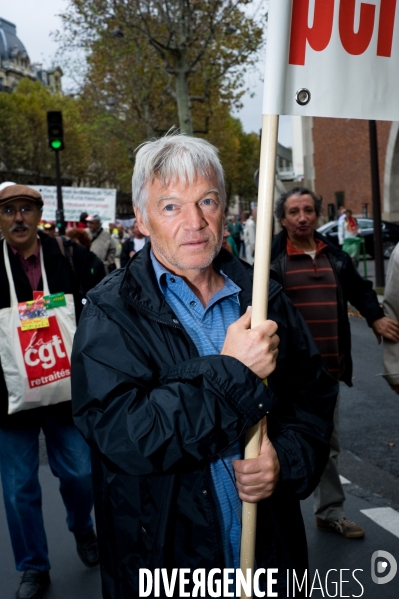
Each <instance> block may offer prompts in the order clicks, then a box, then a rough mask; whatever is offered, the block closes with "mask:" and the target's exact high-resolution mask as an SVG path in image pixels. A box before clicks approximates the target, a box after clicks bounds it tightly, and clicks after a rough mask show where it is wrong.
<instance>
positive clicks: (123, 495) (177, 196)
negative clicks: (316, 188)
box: [0, 135, 399, 599]
mask: <svg viewBox="0 0 399 599" xmlns="http://www.w3.org/2000/svg"><path fill="white" fill-rule="evenodd" d="M133 208H134V212H135V219H134V221H132V222H131V223H129V227H125V226H124V224H123V222H116V223H107V224H106V225H104V224H103V223H102V219H101V217H100V215H98V214H90V215H89V214H87V213H83V214H82V215H81V218H80V220H79V222H78V223H73V225H72V226H69V227H68V228H67V230H66V233H65V235H59V234H58V231H57V228H56V227H55V226H53V225H52V223H43V221H42V209H43V199H42V197H41V195H40V193H38V192H37V191H35V190H33V189H31V188H30V187H28V186H24V185H16V184H7V185H4V186H2V188H0V227H1V231H2V234H3V240H2V241H1V242H0V358H1V367H0V472H1V481H2V489H3V496H4V504H5V511H6V517H7V523H8V528H9V534H10V538H11V544H12V549H13V553H14V559H15V565H16V569H17V570H18V571H19V572H21V574H22V578H21V583H20V586H19V589H18V590H17V593H16V598H17V599H40V598H41V597H42V596H43V595H44V593H45V590H46V588H47V586H48V585H49V584H50V560H49V555H48V549H47V541H46V532H45V529H44V524H43V514H42V508H41V501H40V497H41V489H40V484H39V478H38V469H39V453H38V438H39V434H40V432H41V431H42V432H43V433H44V436H45V442H46V448H47V453H48V459H49V465H50V468H51V470H52V472H53V474H54V475H55V476H56V477H58V478H59V481H60V493H61V496H62V499H63V502H64V505H65V509H66V513H67V526H68V529H69V530H70V532H71V533H72V534H73V535H74V537H75V541H76V549H77V552H78V555H79V557H80V559H81V560H82V561H83V563H84V564H85V565H86V566H88V567H95V566H97V565H98V564H100V568H101V577H102V592H103V597H104V599H131V598H134V597H138V596H139V572H140V569H142V568H145V569H146V570H147V571H148V570H150V571H155V570H157V569H160V568H166V569H167V570H168V571H172V570H173V569H174V568H188V569H192V570H194V569H197V568H204V569H205V570H207V571H210V570H211V569H213V568H220V569H223V568H239V565H240V537H241V506H242V501H246V502H248V503H256V504H257V505H258V510H257V513H258V517H257V524H256V533H257V540H256V551H255V563H256V567H257V568H258V569H259V568H260V569H262V568H264V569H265V572H266V571H267V570H268V569H270V568H275V569H276V570H277V571H278V572H279V574H277V578H276V588H275V589H274V590H275V591H277V592H278V594H279V596H282V597H283V596H287V592H288V590H287V588H286V585H287V581H286V577H285V574H284V575H282V574H281V573H283V572H284V573H285V572H286V571H287V569H294V570H295V571H296V572H297V574H298V575H300V573H301V572H302V573H303V572H305V571H306V570H307V568H308V559H307V545H306V535H305V530H304V525H303V520H302V515H301V510H300V500H301V499H304V498H306V497H308V496H309V495H310V494H312V493H313V494H314V513H315V526H316V527H317V528H318V529H319V530H320V531H321V533H320V534H324V533H325V532H326V533H334V534H338V535H340V536H341V537H343V538H345V539H353V538H359V537H362V536H364V534H365V531H364V530H363V528H362V527H360V526H359V525H358V524H357V523H356V522H354V521H353V520H351V519H350V518H349V517H347V514H346V512H345V509H344V501H345V494H344V491H343V488H342V485H341V483H340V478H339V466H338V457H339V451H340V445H339V417H338V404H339V382H340V381H342V382H343V383H346V384H347V385H349V386H351V385H352V379H353V377H352V360H351V340H350V327H349V321H348V310H347V303H348V302H350V303H351V304H353V305H354V306H355V307H356V308H357V309H358V310H359V312H360V313H361V314H362V316H364V318H365V319H366V320H367V323H368V325H369V326H370V328H371V329H372V331H373V332H374V334H375V336H376V340H377V341H378V343H380V342H381V340H383V341H384V357H385V364H386V373H385V374H386V378H387V380H388V383H389V384H390V386H391V387H392V389H393V390H394V391H396V393H398V388H399V384H398V383H399V372H398V365H399V354H398V350H399V324H398V320H399V306H398V303H399V302H398V297H399V294H398V285H399V274H398V264H399V260H398V255H399V254H398V250H397V249H396V250H395V251H394V252H393V254H392V257H391V262H390V266H389V271H388V276H387V289H386V295H385V304H384V307H382V306H381V305H380V303H379V301H378V298H377V295H376V293H375V291H374V290H373V288H372V284H371V282H369V281H367V280H364V279H363V278H362V277H360V275H359V273H358V272H357V270H356V268H355V265H354V260H353V259H352V257H351V256H350V254H349V253H348V252H345V251H343V250H342V248H340V247H337V246H336V245H333V244H332V243H330V241H329V240H328V239H326V238H325V237H323V236H322V235H320V234H319V233H318V232H317V230H316V229H317V226H318V219H319V216H320V215H321V210H322V200H321V198H320V197H319V196H317V195H316V194H315V193H314V192H313V191H311V190H309V189H305V188H300V187H298V188H295V189H293V190H291V191H289V192H287V193H285V194H283V195H282V196H281V197H280V198H279V199H278V200H277V201H276V205H275V216H276V219H277V221H278V223H279V225H280V228H281V231H280V233H278V234H277V235H276V236H275V237H274V240H273V244H272V249H271V269H270V274H271V278H270V283H269V290H268V293H269V298H268V317H267V320H266V321H265V322H262V323H260V324H258V325H257V326H255V327H251V304H252V284H253V268H252V265H253V262H254V260H259V259H262V257H259V256H257V255H256V252H255V238H256V234H255V233H256V222H255V218H254V217H253V216H251V214H250V213H245V212H244V213H243V214H242V215H230V216H228V217H226V213H227V210H226V192H225V187H224V175H223V168H222V165H221V163H220V160H219V158H218V154H217V150H216V149H215V148H214V147H213V146H212V145H211V144H209V143H208V142H206V141H204V140H201V139H197V138H193V137H189V136H185V135H171V136H165V137H163V138H161V139H157V140H152V141H149V142H147V143H145V144H143V145H142V146H141V147H140V148H139V150H138V152H137V156H136V162H135V168H134V173H133ZM346 218H347V221H346V224H344V225H343V227H344V228H345V227H346V229H347V230H348V231H349V229H350V230H351V231H352V233H355V228H356V227H355V223H354V222H353V219H352V215H351V214H350V211H349V212H347V213H346ZM349 232H350V231H349ZM348 237H349V238H350V235H349V234H348ZM31 304H34V307H35V308H36V310H35V312H34V313H35V317H31V316H29V315H31V314H33V311H32V310H31V309H30V308H31ZM28 308H29V310H28ZM21 314H23V317H22V316H21ZM27 314H28V316H29V317H27ZM72 344H73V345H72ZM60 373H61V374H60ZM266 379H267V385H266V384H265V380H266ZM256 423H260V427H261V440H260V448H259V456H258V457H257V458H253V459H244V441H245V432H246V431H247V430H248V429H249V428H250V427H252V426H253V425H255V424H256ZM93 504H94V507H95V526H94V522H93V521H92V518H91V515H90V514H91V510H92V507H93ZM264 531H267V534H264ZM325 539H326V542H328V535H326V537H325ZM258 582H259V588H260V590H266V589H267V578H266V576H265V577H263V576H262V575H261V576H260V577H259V581H258ZM298 596H300V594H299V595H298Z"/></svg>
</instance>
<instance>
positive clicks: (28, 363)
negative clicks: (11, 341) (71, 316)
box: [18, 316, 71, 389]
mask: <svg viewBox="0 0 399 599" xmlns="http://www.w3.org/2000/svg"><path fill="white" fill-rule="evenodd" d="M18 335H19V342H20V344H21V350H22V355H23V358H24V363H25V369H26V374H27V376H28V380H29V387H30V388H31V389H32V388H33V387H41V386H42V385H48V384H49V383H52V382H54V381H56V380H58V379H62V378H66V377H69V376H70V368H71V365H70V362H69V358H68V354H67V352H66V349H65V345H64V342H63V339H62V335H61V331H60V328H59V326H58V322H57V319H56V317H55V316H50V317H49V326H48V327H45V328H42V329H33V330H30V331H22V330H21V329H20V328H18Z"/></svg>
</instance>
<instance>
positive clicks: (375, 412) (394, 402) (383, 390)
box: [0, 318, 399, 599]
mask: <svg viewBox="0 0 399 599" xmlns="http://www.w3.org/2000/svg"><path fill="white" fill-rule="evenodd" d="M351 327H352V332H353V354H354V362H355V368H354V377H355V378H354V381H353V382H354V387H352V388H351V389H348V388H347V387H345V386H344V385H343V386H342V389H341V396H342V401H341V431H342V432H341V439H342V446H343V452H342V460H341V468H340V471H341V474H342V475H343V476H344V477H345V478H346V479H347V480H348V481H349V482H347V483H346V484H345V488H346V494H347V502H346V510H347V515H348V517H349V518H351V519H353V520H355V521H356V522H358V523H360V524H361V525H363V526H364V527H365V529H366V537H365V539H361V540H346V539H342V538H340V537H338V536H336V535H333V534H331V533H327V532H321V531H318V530H316V528H315V524H314V519H313V514H312V501H311V498H309V499H307V500H306V501H304V502H303V514H304V520H305V526H306V530H307V535H308V542H309V557H310V564H311V571H310V573H309V581H310V582H309V593H308V596H311V597H314V598H319V597H327V596H328V595H327V591H328V593H329V594H330V596H340V597H345V596H347V597H348V596H349V597H351V596H362V597H365V598H366V599H397V597H398V596H399V574H398V575H397V576H396V578H395V579H394V580H393V581H392V582H390V583H388V584H381V585H377V584H375V583H373V582H372V581H371V577H370V567H371V556H372V554H373V553H374V551H376V550H385V551H388V552H390V553H391V554H392V555H394V556H395V557H396V560H397V562H398V564H399V484H398V483H399V453H398V452H399V432H398V410H399V397H398V396H396V395H395V394H393V393H392V392H391V391H390V389H389V387H388V385H387V384H386V383H385V381H383V380H382V379H381V377H377V376H375V375H376V374H378V373H380V372H382V359H381V348H380V347H379V346H378V345H377V343H376V341H375V339H374V337H373V335H372V333H371V331H370V330H369V329H368V327H367V324H366V323H365V321H364V320H363V319H361V318H351ZM42 461H43V462H45V454H44V453H43V456H42ZM40 477H41V481H42V488H43V506H44V514H45V523H46V530H47V532H48V540H49V549H50V558H51V563H52V571H51V577H52V584H51V586H50V587H49V589H48V592H47V593H46V595H45V599H101V586H100V577H99V570H98V568H95V569H94V570H88V569H87V568H85V567H84V566H83V564H82V563H81V562H80V560H79V558H78V557H77V555H76V553H75V548H74V540H73V537H72V535H71V534H70V533H69V532H68V530H67V528H66V524H65V512H64V508H63V505H62V502H61V499H60V496H59V493H58V490H57V481H56V479H54V477H53V476H52V475H51V473H50V471H49V468H48V466H47V465H46V464H45V463H43V464H42V465H41V466H40ZM0 556H1V560H0V599H13V597H14V594H15V590H16V589H17V587H18V583H19V575H18V573H16V572H15V570H14V564H13V559H12V554H11V548H10V543H9V539H8V532H7V529H6V523H5V516H4V508H3V503H2V499H1V498H0ZM332 568H335V569H337V570H338V571H339V570H340V569H342V570H343V572H342V578H343V580H349V581H350V582H348V583H342V592H340V591H338V595H335V590H334V586H333V582H334V580H337V576H339V572H338V574H337V573H336V572H331V573H330V575H329V577H330V585H329V586H328V588H327V589H326V586H325V575H326V573H327V571H328V570H329V569H332ZM316 569H317V571H318V574H319V575H320V580H321V581H322V585H323V587H322V588H323V591H321V590H320V589H316V588H315V589H314V590H313V592H312V594H311V595H310V586H311V583H312V581H313V577H314V572H315V570H316ZM355 569H360V570H363V572H360V571H359V572H357V573H356V574H355V575H356V576H357V578H358V580H359V581H360V583H361V584H362V587H363V588H364V591H363V592H362V587H361V586H360V585H359V583H357V582H356V581H355V579H354V578H353V577H352V571H353V570H355ZM317 586H320V585H317ZM323 593H324V594H323ZM129 599H130V598H129ZM131 599H134V598H131Z"/></svg>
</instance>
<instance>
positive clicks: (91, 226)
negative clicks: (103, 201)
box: [87, 220, 101, 233]
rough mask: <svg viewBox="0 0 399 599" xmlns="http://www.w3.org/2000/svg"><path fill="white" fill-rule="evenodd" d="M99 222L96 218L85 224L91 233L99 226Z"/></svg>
mask: <svg viewBox="0 0 399 599" xmlns="http://www.w3.org/2000/svg"><path fill="white" fill-rule="evenodd" d="M100 225H101V223H100V222H99V221H98V220H90V221H88V222H87V226H88V227H89V229H90V231H91V232H92V233H95V232H96V231H98V229H99V228H100Z"/></svg>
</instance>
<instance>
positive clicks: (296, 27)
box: [289, 0, 334, 65]
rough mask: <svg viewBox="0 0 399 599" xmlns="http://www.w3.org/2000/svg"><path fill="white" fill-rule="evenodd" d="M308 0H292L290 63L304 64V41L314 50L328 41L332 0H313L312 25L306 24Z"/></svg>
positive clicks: (322, 47) (320, 47)
mask: <svg viewBox="0 0 399 599" xmlns="http://www.w3.org/2000/svg"><path fill="white" fill-rule="evenodd" d="M308 14H309V0H293V5H292V19H291V40H290V58H289V63H290V64H297V65H304V64H305V55H306V42H309V45H310V46H311V48H313V50H315V51H316V52H321V51H322V50H325V49H326V48H327V46H328V44H329V43H330V39H331V34H332V28H333V17H334V0H315V7H314V18H313V26H312V27H309V26H308Z"/></svg>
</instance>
